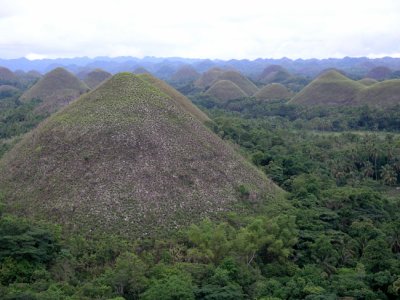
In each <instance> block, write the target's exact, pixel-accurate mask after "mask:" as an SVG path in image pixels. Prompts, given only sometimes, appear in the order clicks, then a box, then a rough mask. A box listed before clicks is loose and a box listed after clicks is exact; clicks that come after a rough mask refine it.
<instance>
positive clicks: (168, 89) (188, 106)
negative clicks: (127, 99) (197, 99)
mask: <svg viewBox="0 0 400 300" xmlns="http://www.w3.org/2000/svg"><path fill="white" fill-rule="evenodd" d="M138 77H139V78H140V79H142V80H144V81H146V82H148V83H150V84H151V85H153V86H154V87H157V88H158V89H159V90H160V91H162V92H163V93H165V94H166V95H167V96H169V97H170V98H171V99H172V100H173V101H175V103H176V105H178V106H179V107H182V108H183V109H184V110H186V112H189V113H190V114H191V115H192V116H193V117H194V118H196V119H198V120H199V121H200V122H202V123H205V122H207V121H210V118H209V117H208V116H207V115H206V114H205V113H204V112H202V111H201V110H200V109H199V108H198V107H197V106H196V105H194V104H193V103H192V102H191V101H190V100H189V99H188V98H187V97H186V96H185V95H183V94H181V93H180V92H178V91H177V90H176V89H174V88H173V87H172V86H170V85H169V84H167V83H166V82H165V81H162V80H161V79H158V78H157V77H154V76H153V75H151V74H140V75H138Z"/></svg>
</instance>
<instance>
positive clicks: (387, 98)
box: [354, 79, 400, 107]
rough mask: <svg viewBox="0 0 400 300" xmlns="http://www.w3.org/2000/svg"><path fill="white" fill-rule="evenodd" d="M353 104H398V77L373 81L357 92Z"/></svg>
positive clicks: (399, 89) (399, 80)
mask: <svg viewBox="0 0 400 300" xmlns="http://www.w3.org/2000/svg"><path fill="white" fill-rule="evenodd" d="M354 104H355V105H369V106H376V107H391V106H395V105H398V104H400V79H392V80H385V81H381V82H378V83H375V84H374V85H372V86H369V87H367V88H365V89H363V90H362V91H360V92H359V94H358V95H357V98H356V99H355V102H354Z"/></svg>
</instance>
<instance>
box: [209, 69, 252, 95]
mask: <svg viewBox="0 0 400 300" xmlns="http://www.w3.org/2000/svg"><path fill="white" fill-rule="evenodd" d="M217 80H230V81H232V82H233V83H234V84H236V85H237V86H238V87H239V88H240V89H241V90H242V91H243V92H244V93H245V94H246V95H247V96H252V95H254V93H256V92H257V91H258V88H257V87H256V86H255V84H254V83H252V82H251V81H250V80H248V79H247V78H246V77H244V76H243V75H242V74H240V73H239V72H236V71H226V72H223V73H222V74H220V75H219V76H218V78H217V79H216V80H215V82H216V81H217ZM215 82H214V83H215Z"/></svg>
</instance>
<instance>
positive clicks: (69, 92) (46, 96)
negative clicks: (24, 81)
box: [21, 68, 89, 113]
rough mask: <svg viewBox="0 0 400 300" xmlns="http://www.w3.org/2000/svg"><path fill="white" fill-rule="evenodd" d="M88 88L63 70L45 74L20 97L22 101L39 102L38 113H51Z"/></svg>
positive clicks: (59, 69) (58, 69)
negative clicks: (33, 100)
mask: <svg viewBox="0 0 400 300" xmlns="http://www.w3.org/2000/svg"><path fill="white" fill-rule="evenodd" d="M88 90H89V87H88V86H87V85H86V84H85V83H83V82H82V81H80V80H79V79H78V78H77V77H76V76H75V75H73V74H72V73H70V72H68V71H67V70H65V69H63V68H57V69H54V70H52V71H50V72H49V73H47V74H46V75H45V76H44V77H43V78H41V79H40V80H39V81H38V82H37V83H36V84H35V85H33V86H32V87H31V88H30V89H29V90H27V91H26V92H25V93H24V94H23V95H22V96H21V100H22V101H25V102H26V101H29V100H32V99H35V100H41V104H40V105H39V106H38V107H37V108H36V111H37V112H38V113H53V112H55V111H57V110H58V109H60V108H61V107H63V106H65V105H67V104H68V103H70V102H71V101H72V100H74V99H76V98H78V97H79V96H80V95H82V94H83V93H85V92H87V91H88Z"/></svg>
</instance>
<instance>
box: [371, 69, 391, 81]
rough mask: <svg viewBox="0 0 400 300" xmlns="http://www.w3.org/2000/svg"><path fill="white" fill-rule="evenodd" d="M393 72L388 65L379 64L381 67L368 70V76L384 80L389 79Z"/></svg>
mask: <svg viewBox="0 0 400 300" xmlns="http://www.w3.org/2000/svg"><path fill="white" fill-rule="evenodd" d="M391 74H392V70H391V69H389V68H388V67H384V66H379V67H375V68H373V69H371V70H370V71H369V72H368V74H367V76H366V77H367V78H372V79H375V80H384V79H388V78H389V77H390V75H391Z"/></svg>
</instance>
